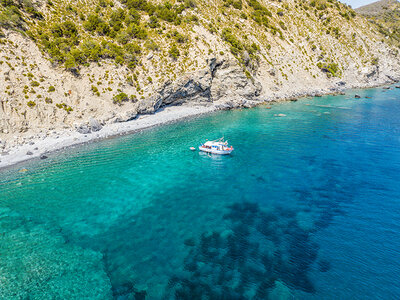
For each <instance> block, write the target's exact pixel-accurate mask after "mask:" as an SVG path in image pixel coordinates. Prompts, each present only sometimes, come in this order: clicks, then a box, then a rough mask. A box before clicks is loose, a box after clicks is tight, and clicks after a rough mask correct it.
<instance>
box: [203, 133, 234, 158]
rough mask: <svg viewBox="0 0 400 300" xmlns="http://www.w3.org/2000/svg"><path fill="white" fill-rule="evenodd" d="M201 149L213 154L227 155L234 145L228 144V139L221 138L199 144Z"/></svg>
mask: <svg viewBox="0 0 400 300" xmlns="http://www.w3.org/2000/svg"><path fill="white" fill-rule="evenodd" d="M199 150H200V151H204V152H207V153H212V154H220V155H227V154H231V153H232V151H233V147H232V146H229V145H228V141H224V138H223V137H222V138H220V139H218V140H215V141H207V142H205V143H204V144H202V145H200V146H199Z"/></svg>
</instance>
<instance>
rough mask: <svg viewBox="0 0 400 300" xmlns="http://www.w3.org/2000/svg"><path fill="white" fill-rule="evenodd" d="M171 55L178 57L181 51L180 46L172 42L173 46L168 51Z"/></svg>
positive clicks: (174, 57)
mask: <svg viewBox="0 0 400 300" xmlns="http://www.w3.org/2000/svg"><path fill="white" fill-rule="evenodd" d="M168 53H169V55H171V57H172V58H173V59H177V58H178V57H179V56H180V52H179V49H178V47H177V46H176V44H172V46H171V48H170V49H169V51H168Z"/></svg>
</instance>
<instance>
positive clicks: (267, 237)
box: [0, 90, 400, 299]
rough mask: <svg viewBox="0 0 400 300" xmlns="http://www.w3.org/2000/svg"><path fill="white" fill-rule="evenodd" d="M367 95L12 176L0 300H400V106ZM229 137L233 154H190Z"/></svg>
mask: <svg viewBox="0 0 400 300" xmlns="http://www.w3.org/2000/svg"><path fill="white" fill-rule="evenodd" d="M357 93H361V94H363V95H370V96H373V97H374V99H368V100H365V99H364V100H354V99H349V98H348V99H346V97H322V98H318V99H311V100H310V99H304V100H301V101H298V102H296V103H282V104H277V105H274V106H273V108H272V109H271V110H267V109H264V108H263V107H260V108H257V109H250V110H244V111H230V112H220V113H216V114H214V115H211V116H207V117H203V118H199V119H195V120H192V121H185V122H184V123H178V124H175V125H170V126H167V127H164V128H157V129H152V130H148V131H145V132H143V133H140V134H136V135H134V136H126V137H121V138H117V139H111V140H106V141H103V142H100V143H96V144H91V145H85V146H81V147H76V148H74V149H68V150H66V151H62V152H59V153H55V154H52V155H50V157H49V159H48V160H46V161H31V162H28V163H25V164H24V165H23V166H18V167H15V168H10V169H8V170H5V171H3V172H2V173H1V174H0V253H1V256H0V298H1V299H3V298H4V299H9V298H16V299H19V298H34V299H35V298H41V299H43V298H68V299H69V298H76V299H85V298H86V299H87V298H93V299H110V298H115V299H267V298H268V299H292V298H296V299H338V298H339V299H350V298H351V299H357V298H358V299H367V298H370V299H377V298H386V299H389V298H393V299H395V298H398V297H399V296H400V287H399V286H397V285H395V284H393V281H392V278H395V276H397V274H398V272H399V271H400V267H399V265H398V263H396V262H398V261H399V260H400V253H399V251H398V249H400V241H399V239H396V238H395V237H396V236H397V233H398V231H399V230H400V228H399V227H400V225H399V224H400V217H399V216H400V205H399V203H396V201H395V200H396V199H399V198H400V188H399V187H398V184H397V183H398V180H399V179H400V178H399V174H400V172H399V171H400V170H399V169H400V151H399V149H400V147H399V146H400V140H399V139H398V132H399V130H400V121H399V120H398V118H397V116H398V113H399V112H400V104H399V101H398V100H396V99H398V91H388V92H387V93H385V94H382V93H381V92H380V90H369V91H361V92H360V91H357ZM385 97H386V98H385ZM388 97H389V98H392V100H388V99H389V98H388ZM309 104H311V105H309ZM344 108H346V109H344ZM328 111H329V114H328V113H327V112H328ZM279 113H282V114H285V115H286V117H280V118H277V117H274V115H275V114H279ZM182 125H183V126H182ZM221 136H225V137H229V141H230V143H231V144H232V145H233V146H234V147H235V151H234V153H233V155H231V156H216V155H209V154H207V153H199V152H198V151H196V152H192V151H189V147H190V146H197V145H198V144H199V143H200V142H201V141H204V140H205V139H215V138H218V137H221ZM22 167H23V168H26V169H27V170H28V171H27V172H25V173H19V172H18V170H19V169H21V168H22ZM376 245H379V247H378V246H376ZM396 249H397V250H396ZM374 274H380V276H378V277H377V276H375V275H374ZM349 286H351V288H349ZM360 295H362V296H360Z"/></svg>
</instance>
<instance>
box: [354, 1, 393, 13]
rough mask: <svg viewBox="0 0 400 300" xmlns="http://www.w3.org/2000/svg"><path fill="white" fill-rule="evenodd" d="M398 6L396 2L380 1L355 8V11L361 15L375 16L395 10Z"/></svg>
mask: <svg viewBox="0 0 400 300" xmlns="http://www.w3.org/2000/svg"><path fill="white" fill-rule="evenodd" d="M398 4H399V2H398V1H397V0H381V1H376V2H373V3H371V4H368V5H364V6H361V7H359V8H356V9H355V11H356V12H358V13H359V14H362V15H369V16H376V15H380V14H382V13H385V11H388V10H393V9H395V8H396V6H397V5H398Z"/></svg>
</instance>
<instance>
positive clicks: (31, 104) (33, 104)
mask: <svg viewBox="0 0 400 300" xmlns="http://www.w3.org/2000/svg"><path fill="white" fill-rule="evenodd" d="M26 105H28V106H29V107H30V108H32V107H35V106H36V103H35V102H34V101H28V103H26Z"/></svg>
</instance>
